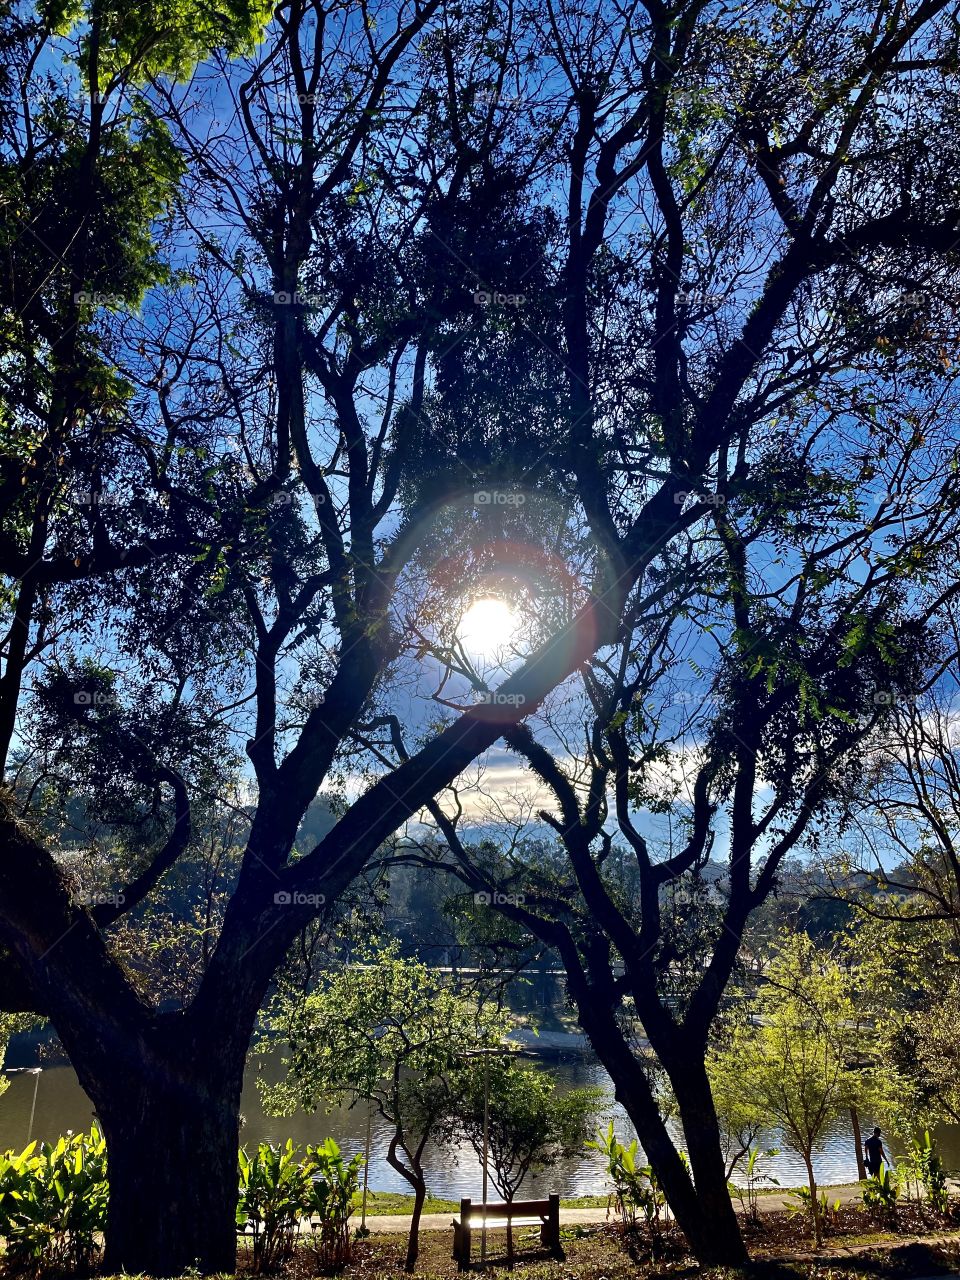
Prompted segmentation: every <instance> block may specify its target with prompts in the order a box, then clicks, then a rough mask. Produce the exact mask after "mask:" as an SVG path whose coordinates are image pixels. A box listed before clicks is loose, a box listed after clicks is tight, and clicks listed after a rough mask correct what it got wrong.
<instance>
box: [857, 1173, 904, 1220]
mask: <svg viewBox="0 0 960 1280" xmlns="http://www.w3.org/2000/svg"><path fill="white" fill-rule="evenodd" d="M899 1193H900V1189H899V1187H898V1186H897V1180H896V1178H895V1177H893V1176H892V1175H891V1173H890V1170H889V1169H887V1168H884V1169H883V1170H881V1172H880V1173H879V1174H877V1175H876V1176H875V1177H873V1178H867V1180H866V1181H865V1182H864V1184H863V1203H864V1206H865V1207H866V1208H867V1209H869V1210H870V1211H871V1212H872V1213H875V1214H876V1215H877V1216H878V1217H881V1218H884V1219H886V1220H888V1221H890V1222H895V1221H896V1216H897V1196H898V1195H899Z"/></svg>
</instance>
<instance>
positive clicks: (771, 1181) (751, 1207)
mask: <svg viewBox="0 0 960 1280" xmlns="http://www.w3.org/2000/svg"><path fill="white" fill-rule="evenodd" d="M775 1155H779V1152H778V1151H777V1150H776V1149H775V1148H773V1147H771V1148H769V1149H768V1150H763V1149H762V1148H761V1147H750V1148H749V1150H748V1151H747V1152H746V1158H747V1163H746V1166H745V1169H744V1172H745V1173H746V1182H745V1183H744V1185H743V1186H739V1185H737V1184H736V1183H733V1182H731V1183H730V1184H729V1187H730V1192H731V1194H732V1195H735V1196H736V1197H737V1199H738V1200H739V1201H740V1207H741V1209H742V1210H743V1211H744V1213H745V1214H746V1216H747V1217H748V1218H749V1219H750V1220H751V1221H753V1222H755V1223H756V1222H759V1220H760V1205H759V1193H760V1186H761V1184H762V1183H766V1184H767V1185H769V1186H771V1187H779V1185H780V1183H779V1181H778V1180H777V1179H776V1178H774V1177H772V1176H771V1175H770V1174H768V1173H764V1172H763V1171H762V1170H761V1169H760V1161H761V1160H762V1159H766V1158H767V1157H769V1156H775Z"/></svg>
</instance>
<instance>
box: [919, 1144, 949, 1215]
mask: <svg viewBox="0 0 960 1280" xmlns="http://www.w3.org/2000/svg"><path fill="white" fill-rule="evenodd" d="M910 1166H911V1170H912V1172H913V1176H914V1178H915V1179H916V1181H917V1182H919V1183H920V1184H921V1185H922V1186H923V1190H924V1194H925V1196H926V1200H927V1203H928V1204H929V1205H930V1207H931V1208H932V1209H933V1210H934V1211H935V1212H936V1213H946V1211H947V1200H948V1198H949V1197H948V1194H947V1175H946V1173H945V1171H944V1168H943V1161H942V1160H941V1158H940V1153H939V1152H938V1151H937V1148H936V1144H935V1143H933V1142H931V1141H930V1133H929V1130H925V1131H924V1135H923V1140H922V1141H920V1140H919V1139H914V1142H913V1148H912V1150H911V1152H910Z"/></svg>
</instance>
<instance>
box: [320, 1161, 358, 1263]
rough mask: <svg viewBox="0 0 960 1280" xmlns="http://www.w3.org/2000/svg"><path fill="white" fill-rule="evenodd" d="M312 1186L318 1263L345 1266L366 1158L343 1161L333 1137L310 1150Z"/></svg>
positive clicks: (348, 1259) (348, 1254)
mask: <svg viewBox="0 0 960 1280" xmlns="http://www.w3.org/2000/svg"><path fill="white" fill-rule="evenodd" d="M307 1163H308V1165H309V1167H310V1183H309V1191H308V1195H307V1201H306V1208H307V1212H308V1214H309V1215H310V1216H311V1217H316V1218H319V1220H320V1221H319V1226H318V1228H317V1231H316V1233H315V1235H314V1247H315V1249H316V1251H317V1254H318V1261H319V1262H320V1265H321V1266H324V1267H342V1266H345V1265H346V1264H347V1263H348V1262H349V1261H350V1215H351V1213H353V1197H354V1195H355V1193H356V1191H357V1189H358V1187H359V1182H360V1170H361V1169H362V1168H363V1156H361V1155H355V1156H354V1157H353V1158H352V1159H351V1160H344V1158H343V1156H342V1155H341V1154H340V1148H339V1147H338V1146H337V1144H336V1143H335V1142H334V1140H333V1138H328V1139H327V1140H326V1142H324V1143H323V1144H322V1145H321V1146H319V1147H308V1148H307Z"/></svg>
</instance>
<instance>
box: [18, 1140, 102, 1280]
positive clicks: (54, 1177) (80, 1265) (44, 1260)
mask: <svg viewBox="0 0 960 1280" xmlns="http://www.w3.org/2000/svg"><path fill="white" fill-rule="evenodd" d="M106 1219H107V1148H106V1142H105V1141H104V1138H103V1135H102V1134H101V1132H100V1130H99V1128H98V1127H97V1126H96V1125H94V1126H93V1127H92V1128H91V1130H90V1132H89V1133H77V1134H69V1133H68V1134H67V1135H66V1136H64V1137H62V1138H60V1139H58V1140H57V1142H56V1143H55V1144H54V1145H53V1146H51V1145H50V1144H49V1143H46V1142H41V1143H37V1142H31V1143H30V1145H29V1146H28V1147H26V1148H25V1149H24V1150H23V1151H21V1152H20V1154H19V1155H17V1154H15V1153H14V1152H12V1151H8V1152H6V1153H5V1154H4V1155H2V1156H0V1236H3V1238H4V1240H5V1241H6V1249H5V1252H4V1255H3V1261H4V1265H5V1267H6V1268H7V1269H8V1270H10V1271H11V1272H13V1273H15V1274H17V1275H37V1274H39V1273H41V1272H45V1271H52V1270H75V1271H86V1270H89V1269H90V1267H91V1266H92V1265H93V1262H94V1260H95V1258H96V1255H97V1252H98V1248H99V1246H98V1239H99V1236H100V1234H101V1233H102V1232H103V1230H104V1228H105V1226H106Z"/></svg>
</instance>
